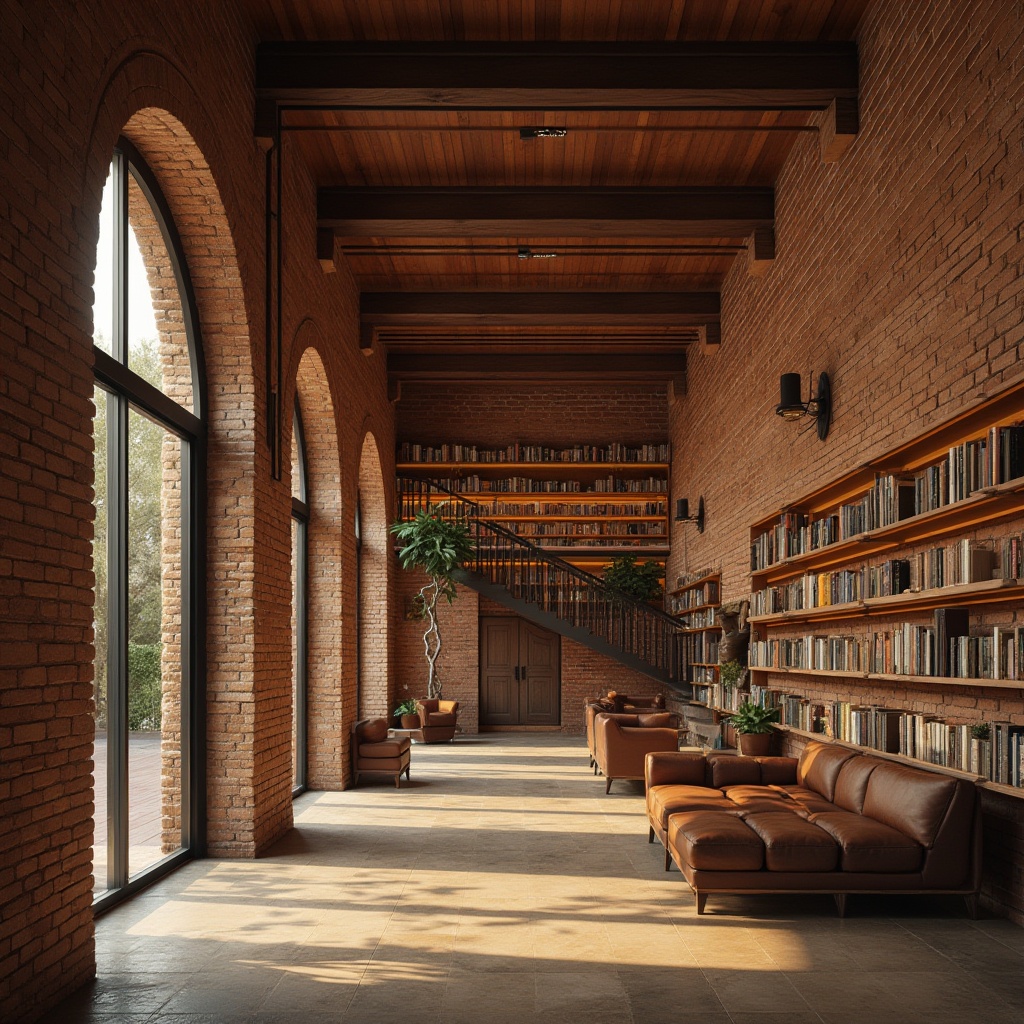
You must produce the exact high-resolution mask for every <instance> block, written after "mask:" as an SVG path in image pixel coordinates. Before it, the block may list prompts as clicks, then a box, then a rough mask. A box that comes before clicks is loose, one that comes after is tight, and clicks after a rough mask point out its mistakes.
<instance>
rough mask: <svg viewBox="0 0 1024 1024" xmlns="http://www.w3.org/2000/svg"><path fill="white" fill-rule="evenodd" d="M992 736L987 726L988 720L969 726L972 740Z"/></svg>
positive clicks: (985, 738)
mask: <svg viewBox="0 0 1024 1024" xmlns="http://www.w3.org/2000/svg"><path fill="white" fill-rule="evenodd" d="M991 736H992V730H991V729H990V728H989V725H988V722H981V723H980V724H978V725H972V726H971V739H974V740H987V739H990V738H991Z"/></svg>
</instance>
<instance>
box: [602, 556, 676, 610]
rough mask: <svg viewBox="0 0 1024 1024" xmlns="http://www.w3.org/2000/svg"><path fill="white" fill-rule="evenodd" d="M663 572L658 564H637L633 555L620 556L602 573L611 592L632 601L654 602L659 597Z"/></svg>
mask: <svg viewBox="0 0 1024 1024" xmlns="http://www.w3.org/2000/svg"><path fill="white" fill-rule="evenodd" d="M663 575H664V570H663V569H662V567H661V565H660V564H659V563H658V562H642V563H640V564H639V565H638V564H637V560H636V556H635V555H620V556H619V557H618V558H616V559H615V560H614V561H613V562H612V564H611V565H610V566H608V568H607V569H605V571H604V581H605V583H607V584H608V586H609V587H611V588H612V590H616V591H618V592H619V593H620V594H625V596H626V597H631V598H632V599H633V600H634V601H654V600H656V599H657V598H659V597H661V577H662V576H663Z"/></svg>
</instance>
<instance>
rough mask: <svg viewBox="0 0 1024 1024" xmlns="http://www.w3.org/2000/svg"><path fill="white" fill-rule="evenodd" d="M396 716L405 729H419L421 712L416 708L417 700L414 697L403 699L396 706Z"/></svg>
mask: <svg viewBox="0 0 1024 1024" xmlns="http://www.w3.org/2000/svg"><path fill="white" fill-rule="evenodd" d="M395 718H397V719H398V721H399V724H400V725H401V726H402V728H403V729H418V728H419V727H420V714H419V712H418V711H417V710H416V701H415V700H413V699H412V697H409V698H407V699H406V700H403V701H402V703H401V704H399V705H398V707H397V708H395Z"/></svg>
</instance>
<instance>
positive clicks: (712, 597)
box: [669, 579, 720, 613]
mask: <svg viewBox="0 0 1024 1024" xmlns="http://www.w3.org/2000/svg"><path fill="white" fill-rule="evenodd" d="M719 597H720V591H719V587H718V580H717V579H714V580H708V581H707V582H706V583H704V584H703V585H701V586H699V587H694V589H692V590H684V591H683V592H682V593H681V594H673V595H671V597H670V598H669V608H670V609H671V611H672V612H674V613H678V612H684V611H686V609H687V608H699V607H700V606H701V605H705V604H718V601H719Z"/></svg>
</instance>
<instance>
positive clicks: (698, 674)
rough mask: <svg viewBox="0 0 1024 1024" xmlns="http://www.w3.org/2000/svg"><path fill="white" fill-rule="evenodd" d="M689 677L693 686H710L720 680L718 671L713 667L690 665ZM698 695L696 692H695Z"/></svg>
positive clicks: (688, 669) (688, 668)
mask: <svg viewBox="0 0 1024 1024" xmlns="http://www.w3.org/2000/svg"><path fill="white" fill-rule="evenodd" d="M687 675H688V678H689V681H690V683H691V684H692V685H693V686H697V685H698V684H707V685H710V684H712V683H714V682H715V681H716V680H717V679H718V670H717V669H716V668H714V667H713V666H711V665H688V666H687ZM694 693H696V690H695V691H694Z"/></svg>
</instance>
